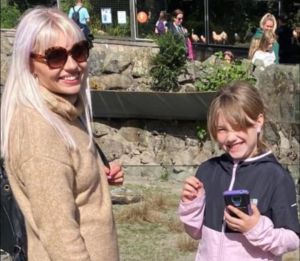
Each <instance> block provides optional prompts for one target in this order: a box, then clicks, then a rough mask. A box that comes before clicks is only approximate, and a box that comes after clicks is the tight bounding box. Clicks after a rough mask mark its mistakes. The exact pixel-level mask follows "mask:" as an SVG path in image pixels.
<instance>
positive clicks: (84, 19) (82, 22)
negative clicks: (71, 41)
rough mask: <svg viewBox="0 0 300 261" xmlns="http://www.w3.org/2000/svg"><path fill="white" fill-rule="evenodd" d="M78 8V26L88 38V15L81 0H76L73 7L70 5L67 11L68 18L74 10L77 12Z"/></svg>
mask: <svg viewBox="0 0 300 261" xmlns="http://www.w3.org/2000/svg"><path fill="white" fill-rule="evenodd" d="M79 9H80V10H79ZM78 10H79V24H78V26H79V27H80V29H81V30H82V31H83V33H84V35H85V38H86V39H88V35H89V34H90V29H89V27H88V25H87V23H89V22H90V15H89V12H88V10H87V9H86V8H85V7H83V1H82V0H76V5H75V6H74V7H72V8H71V9H70V11H69V18H72V16H73V13H74V11H75V12H77V11H78Z"/></svg>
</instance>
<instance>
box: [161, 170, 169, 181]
mask: <svg viewBox="0 0 300 261" xmlns="http://www.w3.org/2000/svg"><path fill="white" fill-rule="evenodd" d="M169 177H170V172H169V171H168V170H167V169H166V168H163V172H162V174H161V176H160V180H161V181H168V180H169Z"/></svg>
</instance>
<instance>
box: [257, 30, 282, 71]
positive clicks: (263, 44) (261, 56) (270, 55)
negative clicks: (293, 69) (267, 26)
mask: <svg viewBox="0 0 300 261" xmlns="http://www.w3.org/2000/svg"><path fill="white" fill-rule="evenodd" d="M274 40H275V34H274V33H273V32H272V31H265V32H264V34H263V36H262V37H261V40H260V43H259V45H258V48H257V50H256V51H255V52H254V55H253V58H252V63H253V64H256V60H261V61H262V62H263V65H264V67H267V66H269V65H271V64H274V63H275V59H276V57H275V53H274V51H271V48H272V46H273V43H274Z"/></svg>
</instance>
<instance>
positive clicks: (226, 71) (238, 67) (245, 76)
mask: <svg viewBox="0 0 300 261" xmlns="http://www.w3.org/2000/svg"><path fill="white" fill-rule="evenodd" d="M215 55H217V56H218V57H219V58H220V56H221V52H218V53H216V54H215ZM222 59H223V58H222ZM252 68H253V65H252V64H251V63H249V64H245V63H242V62H241V61H240V60H236V61H234V62H233V63H232V64H226V63H225V62H223V60H221V61H220V60H219V62H218V63H216V64H208V63H203V64H202V65H201V68H200V72H199V74H198V77H197V78H198V81H196V82H195V87H196V88H198V89H199V91H202V92H205V91H216V90H218V89H219V88H220V87H221V86H222V85H224V84H227V83H228V82H232V81H237V80H238V81H247V82H249V83H250V84H252V85H254V84H255V81H256V80H255V78H254V76H253V75H252Z"/></svg>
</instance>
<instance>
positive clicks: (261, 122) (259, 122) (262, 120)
mask: <svg viewBox="0 0 300 261" xmlns="http://www.w3.org/2000/svg"><path fill="white" fill-rule="evenodd" d="M264 123H265V116H264V115H263V114H262V113H261V114H259V115H258V117H257V120H256V126H257V132H260V130H261V129H262V127H263V126H264Z"/></svg>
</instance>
